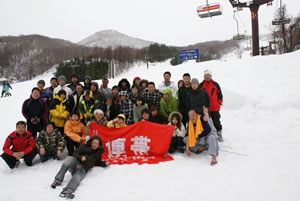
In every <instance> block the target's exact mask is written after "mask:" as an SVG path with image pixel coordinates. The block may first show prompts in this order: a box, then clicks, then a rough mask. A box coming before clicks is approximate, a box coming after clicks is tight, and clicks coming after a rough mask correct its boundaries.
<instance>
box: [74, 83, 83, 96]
mask: <svg viewBox="0 0 300 201" xmlns="http://www.w3.org/2000/svg"><path fill="white" fill-rule="evenodd" d="M75 90H76V93H77V94H81V93H82V91H83V89H82V87H81V86H80V85H78V86H76V89H75Z"/></svg>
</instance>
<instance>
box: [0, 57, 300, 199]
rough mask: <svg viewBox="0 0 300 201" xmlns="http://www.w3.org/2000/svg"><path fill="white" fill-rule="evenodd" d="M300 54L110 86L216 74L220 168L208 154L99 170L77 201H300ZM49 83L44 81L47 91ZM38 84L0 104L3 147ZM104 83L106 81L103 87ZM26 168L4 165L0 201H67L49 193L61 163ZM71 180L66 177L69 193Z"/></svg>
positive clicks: (143, 72)
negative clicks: (219, 103)
mask: <svg viewBox="0 0 300 201" xmlns="http://www.w3.org/2000/svg"><path fill="white" fill-rule="evenodd" d="M299 57H300V51H298V52H294V53H290V54H285V55H273V56H268V57H261V56H258V57H254V58H253V57H252V58H251V57H248V58H243V59H240V60H239V59H230V57H228V58H227V59H226V61H209V62H204V63H195V62H187V63H184V64H182V65H179V66H175V67H174V66H170V65H169V64H168V63H161V64H156V65H152V66H150V68H149V69H147V68H146V67H145V66H136V67H134V68H132V69H131V70H130V71H129V72H127V73H125V74H123V75H122V76H119V77H117V78H116V79H115V80H110V83H109V85H110V87H112V86H113V85H114V84H117V82H118V80H120V79H121V78H123V77H126V78H128V79H129V81H130V82H131V81H132V80H133V78H134V77H135V76H140V77H141V78H147V79H148V80H152V81H154V82H155V83H156V84H157V85H158V84H159V83H160V82H161V81H162V74H163V72H165V71H170V72H171V73H172V80H175V81H177V80H179V79H181V77H182V75H183V73H185V72H189V73H190V74H191V76H192V77H197V78H199V79H200V80H201V79H202V72H203V71H204V70H205V69H207V68H208V69H211V70H212V72H213V78H214V79H215V80H216V81H217V82H219V84H220V85H221V87H222V89H223V93H224V105H223V108H222V111H221V115H222V123H223V126H224V139H225V142H223V143H221V144H220V155H219V157H218V161H219V163H218V164H217V165H216V166H214V167H211V166H210V165H209V163H210V159H211V158H210V157H209V156H208V155H207V153H206V152H204V153H202V154H200V155H195V154H192V156H191V157H189V158H188V157H186V156H185V155H183V154H179V153H176V154H173V157H174V161H171V162H165V163H160V164H158V165H136V164H132V165H122V166H118V165H114V166H110V167H108V168H106V169H103V168H98V167H96V168H93V169H92V171H91V172H89V174H88V175H87V176H86V178H85V179H84V180H83V182H82V184H81V185H80V187H79V188H78V190H77V191H76V193H75V194H76V196H75V198H74V199H75V200H85V201H89V200H103V201H116V200H124V201H126V200H128V201H169V200H170V201H171V200H172V201H177V200H178V201H182V200H187V201H196V200H203V201H217V200H226V201H258V200H260V201H283V200H284V201H298V200H300V191H299V186H300V182H299V181H300V171H299V165H300V162H299V155H300V148H299V147H300V146H299V144H300V135H299V130H300V124H299V122H300V94H299V92H300V79H299V77H300V68H299V64H298V62H299ZM50 77H51V75H49V76H48V77H44V79H45V80H46V82H47V83H49V79H50ZM36 82H37V80H33V81H28V82H23V83H17V84H14V85H13V86H12V87H13V91H12V94H13V96H12V97H9V98H2V99H0V111H1V115H0V122H1V134H0V135H1V136H0V144H1V145H2V144H3V143H4V140H5V138H6V136H7V135H8V134H9V133H10V132H12V131H13V130H14V128H15V123H16V121H18V120H21V119H23V117H22V114H21V106H22V103H23V101H24V100H25V99H26V98H27V97H28V96H29V94H30V91H31V88H32V87H33V86H35V84H36ZM99 83H100V81H99ZM34 163H35V165H34V166H33V167H30V168H27V167H26V166H25V165H24V163H21V165H20V167H19V168H18V169H15V170H10V169H9V168H8V167H7V165H6V164H5V163H4V162H3V161H2V160H0V176H1V180H0V200H1V201H2V200H3V201H6V200H10V201H18V200H24V201H27V200H28V201H35V200H37V201H42V200H49V201H50V200H51V201H55V200H61V198H59V197H58V194H59V193H60V191H61V189H62V187H59V188H57V189H55V190H53V189H50V187H49V185H50V184H51V182H52V181H53V179H54V176H55V174H56V173H57V171H58V169H59V167H60V165H61V163H62V161H52V160H50V161H48V162H46V163H44V164H41V163H40V162H39V159H38V157H36V158H35V160H34ZM69 178H70V175H69V174H67V176H66V178H65V181H64V183H63V185H65V184H66V183H67V182H68V180H69Z"/></svg>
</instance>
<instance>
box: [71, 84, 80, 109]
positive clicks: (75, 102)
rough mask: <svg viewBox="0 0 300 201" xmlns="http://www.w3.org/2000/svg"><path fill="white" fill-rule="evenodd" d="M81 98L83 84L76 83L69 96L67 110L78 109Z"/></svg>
mask: <svg viewBox="0 0 300 201" xmlns="http://www.w3.org/2000/svg"><path fill="white" fill-rule="evenodd" d="M82 99H83V86H82V85H81V84H77V86H76V89H75V91H74V92H73V93H72V94H71V95H70V97H69V112H70V113H72V112H75V111H79V104H80V102H81V101H82Z"/></svg>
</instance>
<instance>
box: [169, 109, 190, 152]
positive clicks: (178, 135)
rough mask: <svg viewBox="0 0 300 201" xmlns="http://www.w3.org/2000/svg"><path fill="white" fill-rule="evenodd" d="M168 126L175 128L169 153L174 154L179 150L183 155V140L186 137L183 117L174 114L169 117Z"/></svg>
mask: <svg viewBox="0 0 300 201" xmlns="http://www.w3.org/2000/svg"><path fill="white" fill-rule="evenodd" d="M168 125H172V126H175V129H174V132H173V136H172V141H171V144H170V148H169V152H170V153H174V152H175V151H176V150H178V151H179V152H181V153H183V152H184V149H183V147H184V143H183V138H184V137H185V135H186V130H185V127H184V125H183V123H182V115H181V114H180V112H172V113H171V114H170V115H169V123H168Z"/></svg>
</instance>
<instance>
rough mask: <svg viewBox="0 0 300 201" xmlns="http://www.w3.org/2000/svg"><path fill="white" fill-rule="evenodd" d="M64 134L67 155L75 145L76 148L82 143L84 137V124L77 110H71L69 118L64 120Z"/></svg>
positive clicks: (72, 150)
mask: <svg viewBox="0 0 300 201" xmlns="http://www.w3.org/2000/svg"><path fill="white" fill-rule="evenodd" d="M65 134H66V136H65V138H66V142H67V149H68V154H69V156H72V155H73V153H74V149H75V147H76V148H78V147H79V145H80V144H84V143H85V137H86V130H85V126H84V125H83V124H82V123H81V122H80V115H79V113H78V112H73V113H72V114H71V117H70V120H68V121H67V122H66V125H65Z"/></svg>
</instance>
